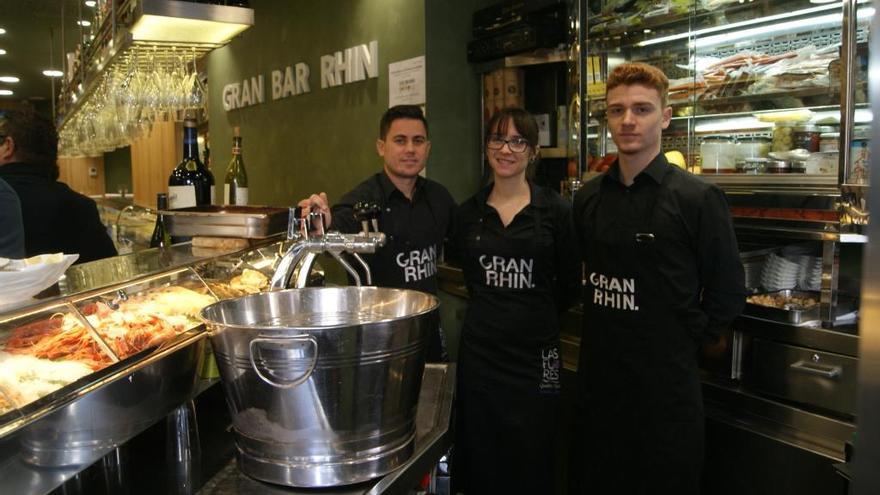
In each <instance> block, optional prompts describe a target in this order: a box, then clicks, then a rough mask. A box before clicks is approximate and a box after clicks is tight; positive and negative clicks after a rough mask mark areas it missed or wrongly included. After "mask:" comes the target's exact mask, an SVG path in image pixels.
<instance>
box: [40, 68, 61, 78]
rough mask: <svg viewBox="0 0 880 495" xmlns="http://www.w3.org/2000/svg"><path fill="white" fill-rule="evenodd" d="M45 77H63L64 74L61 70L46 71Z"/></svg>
mask: <svg viewBox="0 0 880 495" xmlns="http://www.w3.org/2000/svg"><path fill="white" fill-rule="evenodd" d="M43 75H44V76H48V77H61V76H63V75H64V73H63V72H61V71H60V70H55V69H46V70H44V71H43Z"/></svg>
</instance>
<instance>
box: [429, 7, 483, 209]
mask: <svg viewBox="0 0 880 495" xmlns="http://www.w3.org/2000/svg"><path fill="white" fill-rule="evenodd" d="M497 2H498V0H470V1H465V0H446V1H434V0H427V1H426V2H425V18H426V19H427V23H426V25H425V48H426V53H427V57H426V61H427V62H426V65H427V71H426V72H427V74H426V75H427V81H426V91H427V93H428V104H427V115H428V120H429V121H430V124H431V145H432V147H431V161H430V162H429V164H428V171H427V175H428V176H429V177H431V178H432V179H434V180H437V181H439V182H440V183H442V184H444V185H445V186H446V187H447V188H448V189H449V192H451V193H452V195H453V197H455V200H456V201H458V202H459V203H460V202H462V201H464V200H465V199H467V198H468V197H470V196H471V195H473V194H474V192H476V190H477V188H478V187H479V184H480V161H481V157H480V153H481V149H480V125H481V120H482V104H481V103H480V77H479V76H478V75H477V74H475V73H474V70H473V68H472V67H471V65H470V64H469V63H468V62H467V42H468V41H470V39H471V26H472V15H473V12H474V11H475V10H478V9H480V8H482V7H485V6H488V5H491V4H493V3H497Z"/></svg>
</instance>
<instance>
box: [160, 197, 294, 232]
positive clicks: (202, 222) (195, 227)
mask: <svg viewBox="0 0 880 495" xmlns="http://www.w3.org/2000/svg"><path fill="white" fill-rule="evenodd" d="M159 213H160V214H162V215H163V216H164V218H165V228H166V229H168V232H169V233H170V234H171V235H173V236H187V237H192V236H210V237H242V238H245V239H265V238H266V237H271V236H273V235H275V234H280V233H282V232H286V231H287V217H288V214H289V210H288V209H287V208H275V207H271V206H228V205H227V206H216V205H209V206H194V207H191V208H179V209H176V210H162V211H160V212H159Z"/></svg>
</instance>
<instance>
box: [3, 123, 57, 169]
mask: <svg viewBox="0 0 880 495" xmlns="http://www.w3.org/2000/svg"><path fill="white" fill-rule="evenodd" d="M0 135H4V136H9V137H11V138H12V140H13V141H14V142H15V158H16V160H18V161H20V162H24V163H43V164H47V165H53V166H54V165H56V162H57V161H58V132H57V131H56V130H55V125H54V124H53V123H52V122H51V121H49V120H48V119H45V118H43V117H41V116H40V115H39V114H37V113H36V112H34V111H32V110H7V111H4V112H0Z"/></svg>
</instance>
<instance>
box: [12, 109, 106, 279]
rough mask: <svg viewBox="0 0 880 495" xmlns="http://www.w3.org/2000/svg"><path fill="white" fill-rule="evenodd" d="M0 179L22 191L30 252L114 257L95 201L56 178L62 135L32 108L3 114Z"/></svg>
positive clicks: (90, 258)
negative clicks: (60, 137)
mask: <svg viewBox="0 0 880 495" xmlns="http://www.w3.org/2000/svg"><path fill="white" fill-rule="evenodd" d="M0 137H2V141H0V179H3V180H5V181H6V182H7V183H9V185H10V186H12V188H13V189H14V190H15V192H16V193H18V199H19V201H20V202H21V216H22V220H23V222H24V249H25V255H26V256H34V255H38V254H46V253H57V252H63V253H66V254H74V253H75V254H79V259H78V260H77V262H78V263H83V262H87V261H93V260H97V259H101V258H107V257H110V256H116V248H115V247H114V246H113V241H112V240H111V239H110V236H109V235H107V230H106V229H105V228H104V225H102V224H101V219H100V217H99V216H98V209H97V207H96V206H95V202H94V201H92V200H91V199H89V198H87V197H85V196H83V195H82V194H79V193H77V192H74V191H73V190H71V189H70V188H69V187H67V184H64V183H61V182H58V164H57V158H58V134H57V133H56V131H55V126H54V125H52V123H51V122H50V121H48V120H46V119H44V118H42V117H40V116H39V115H37V114H36V113H34V112H32V111H7V112H4V113H0Z"/></svg>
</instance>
